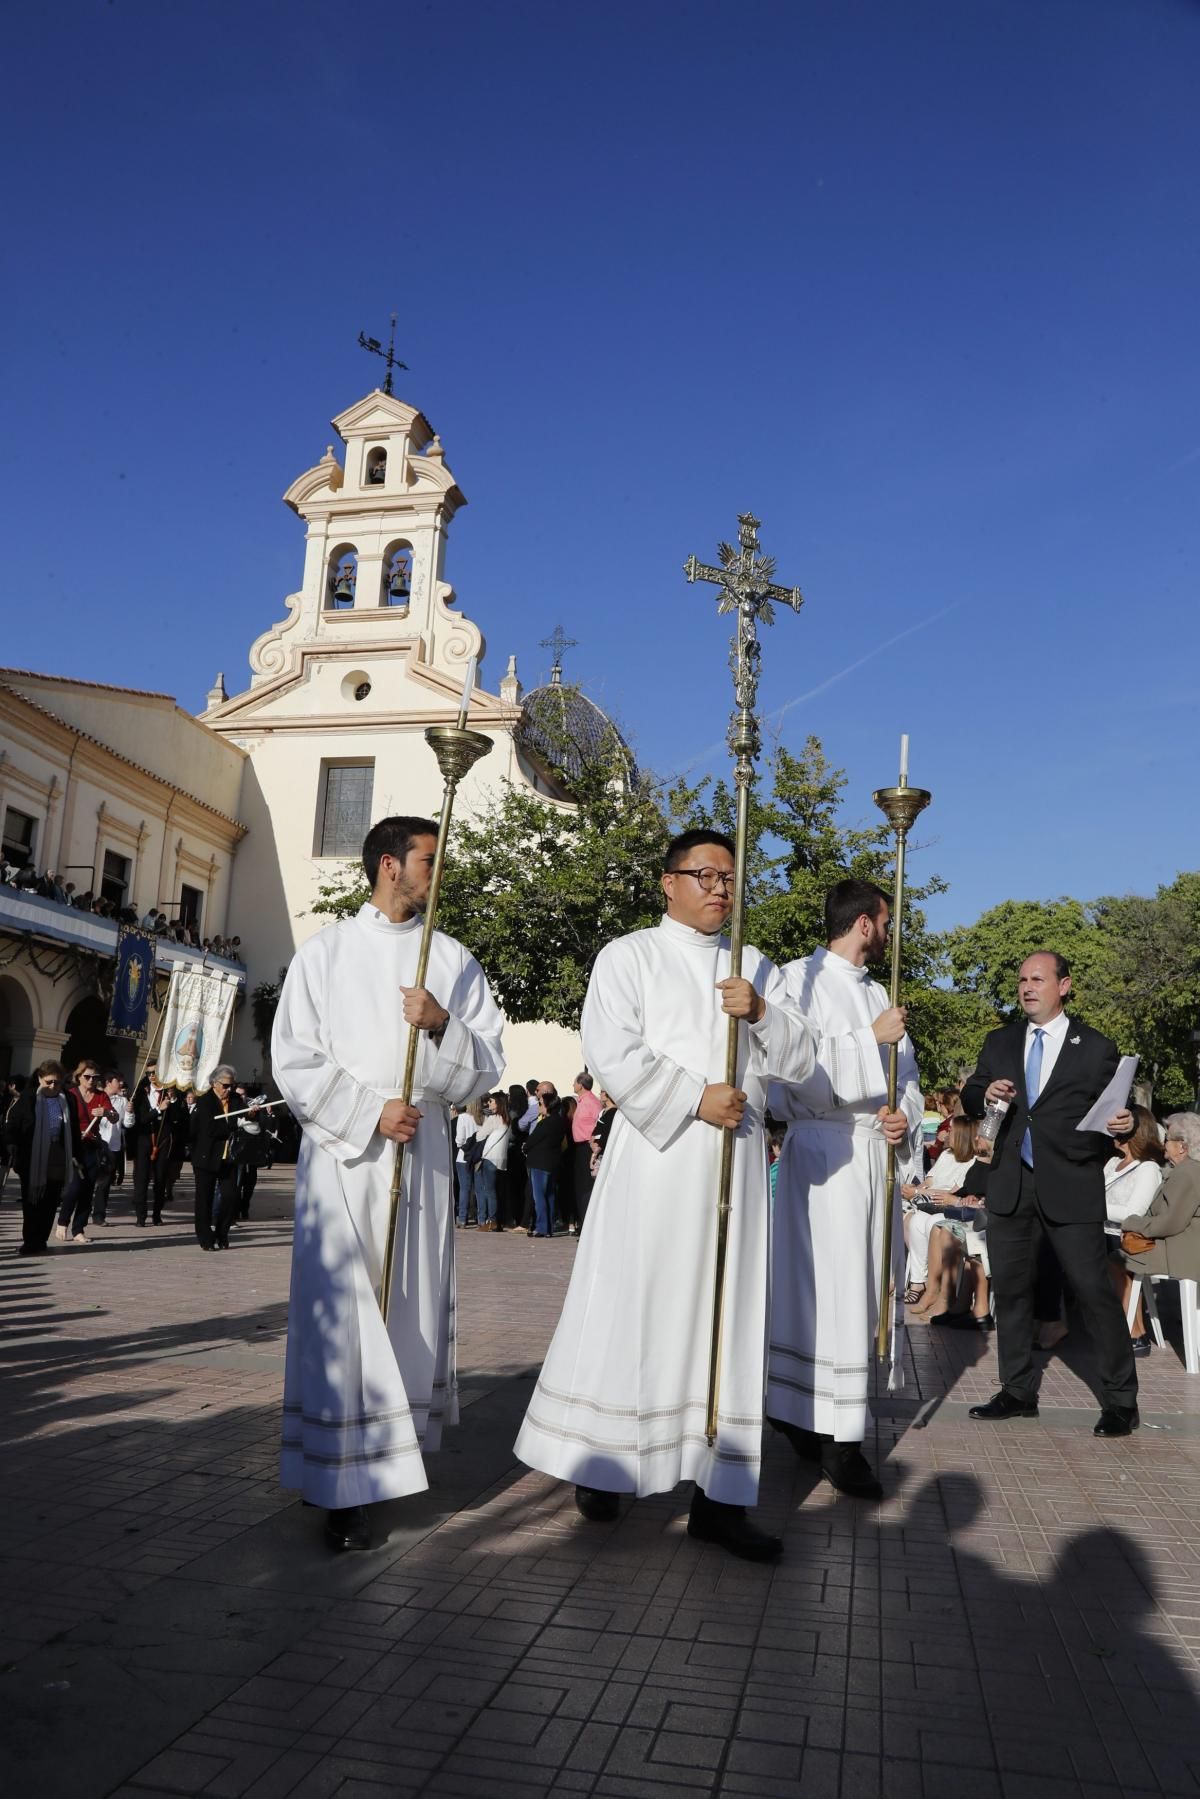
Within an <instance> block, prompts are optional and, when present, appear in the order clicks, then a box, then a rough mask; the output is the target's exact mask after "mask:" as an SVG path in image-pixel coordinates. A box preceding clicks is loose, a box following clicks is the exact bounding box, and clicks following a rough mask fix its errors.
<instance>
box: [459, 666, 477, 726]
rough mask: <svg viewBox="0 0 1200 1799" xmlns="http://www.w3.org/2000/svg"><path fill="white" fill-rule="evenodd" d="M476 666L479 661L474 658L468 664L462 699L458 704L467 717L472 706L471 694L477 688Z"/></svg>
mask: <svg viewBox="0 0 1200 1799" xmlns="http://www.w3.org/2000/svg"><path fill="white" fill-rule="evenodd" d="M476 666H477V659H476V658H475V657H474V656H472V657H471V660H470V661H469V662H468V663H467V672H466V674H465V675H464V677H463V690H462V699H461V700H460V701H459V702H458V709H459V711H460V712H461V713H462V714H463V715H464V716H465V715H466V710H467V707H468V706H469V705H470V704H471V693H472V690H473V689H474V686H475V669H476Z"/></svg>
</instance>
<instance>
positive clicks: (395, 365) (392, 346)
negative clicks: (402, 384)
mask: <svg viewBox="0 0 1200 1799" xmlns="http://www.w3.org/2000/svg"><path fill="white" fill-rule="evenodd" d="M358 341H359V345H360V347H361V348H362V349H364V350H369V351H370V352H371V354H372V356H382V357H383V360H384V361H385V362H386V363H387V379H386V380H385V381H384V384H383V391H384V393H385V394H390V393H391V391H392V370H393V369H406V368H407V367H408V364H407V362H401V361H400V359H399V357H398V356H397V355H396V314H395V313H393V314H392V335H391V337H390V338H389V339H388V347H387V349H386V350H385V349H384V347H383V345H382V343H381V342H380V341H379V339H378V338H377V337H367V336H366V335H365V333H364V332H362V331H360V332H359V334H358Z"/></svg>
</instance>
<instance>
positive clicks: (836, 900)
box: [825, 879, 889, 943]
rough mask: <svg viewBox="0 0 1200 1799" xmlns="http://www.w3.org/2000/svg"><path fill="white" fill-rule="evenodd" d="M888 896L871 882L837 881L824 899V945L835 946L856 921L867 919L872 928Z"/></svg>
mask: <svg viewBox="0 0 1200 1799" xmlns="http://www.w3.org/2000/svg"><path fill="white" fill-rule="evenodd" d="M888 903H889V902H888V896H887V894H886V893H885V892H884V891H883V888H882V887H877V886H876V885H875V883H874V881H856V880H853V879H847V880H845V881H837V882H835V884H834V885H833V886H832V887H831V888H830V889H829V892H828V893H827V894H826V895H825V941H826V943H836V942H837V940H838V938H839V937H844V936H845V935H846V932H847V931H850V930H853V928H854V922H855V920H856V919H858V918H869V919H870V920H871V923H872V924H874V922H875V920H876V919H877V918H878V917H879V908H880V907H881V906H886V905H887V904H888Z"/></svg>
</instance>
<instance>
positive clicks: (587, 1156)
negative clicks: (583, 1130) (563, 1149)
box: [571, 1143, 592, 1230]
mask: <svg viewBox="0 0 1200 1799" xmlns="http://www.w3.org/2000/svg"><path fill="white" fill-rule="evenodd" d="M571 1156H572V1159H573V1160H574V1163H575V1217H576V1219H577V1221H578V1226H579V1229H580V1230H582V1229H583V1221H584V1219H585V1218H586V1217H587V1209H588V1200H589V1199H590V1198H591V1197H592V1146H591V1144H590V1143H572V1145H571Z"/></svg>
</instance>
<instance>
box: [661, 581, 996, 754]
mask: <svg viewBox="0 0 1200 1799" xmlns="http://www.w3.org/2000/svg"><path fill="white" fill-rule="evenodd" d="M961 605H962V601H961V600H954V601H952V602H951V604H950V605H949V606H943V607H942V609H941V611H940V612H931V613H930V615H929V617H928V618H919V619H918V620H917V622H916V624H915V625H907V626H906V627H905V628H904V630H903V631H897V632H896V635H895V636H894V637H888V638H886V639H885V640H884V642H883V643H877V644H875V646H874V647H873V648H872V649H869V650H868V651H867V653H866V655H865V656H860V657H859V658H858V660H857V662H850V663H848V664H847V665H846V667H845V668H840V669H838V671H837V673H836V674H833V675H829V676H828V677H827V679H825V680H824V681H820V682H818V684H817V685H816V686H815V687H810V688H809V689H808V691H807V692H806V693H798V694H797V695H796V696H795V698H794V699H790V700H785V701H784V703H783V705H782V706H777V707H776V708H775V710H774V712H769V713H768V714H767V718H766V722H767V724H768V725H772V724H778V722H779V720H780V719H781V718H783V717H784V716H785V715H786V714H787V713H789V712H791V711H792V709H793V708H794V707H796V706H803V705H804V703H805V701H806V700H815V699H816V697H817V695H818V694H819V693H826V692H828V690H829V689H830V688H831V687H836V686H837V684H838V682H839V681H844V680H845V679H846V677H847V676H848V675H853V674H855V673H857V671H858V670H859V669H860V668H862V667H864V666H865V664H866V663H868V662H874V660H875V658H876V656H882V655H883V653H884V651H885V650H890V649H893V648H894V647H895V645H896V644H898V643H903V642H904V639H905V638H906V637H913V636H915V635H916V633H917V632H918V631H925V630H927V629H928V628H929V626H930V625H936V624H937V622H938V620H939V619H942V618H945V617H946V616H947V615H948V614H949V613H951V612H957V611H958V608H959V607H960V606H961ZM724 748H725V742H724V739H721V738H719V739H718V740H717V742H716V743H710V744H708V745H706V746H705V748H704V749H702V750H697V752H696V754H695V755H694V756H693V757H692V759H691V761H690V762H687V763H685V764H684V766H683V768H682V769H681V770H680V773H681V774H684V775H686V774H690V773H691V771H692V769H694V768H695V767H697V766H698V765H699V766H701V767H703V765H704V764H705V763H706V762H708V761H709V760H710V759H711V758H712V757H713V756H715V755H716V754H717V752H718V751H719V750H723V749H724Z"/></svg>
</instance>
